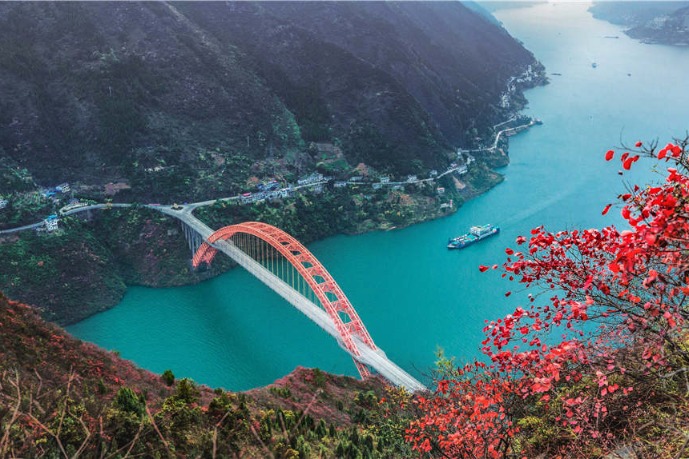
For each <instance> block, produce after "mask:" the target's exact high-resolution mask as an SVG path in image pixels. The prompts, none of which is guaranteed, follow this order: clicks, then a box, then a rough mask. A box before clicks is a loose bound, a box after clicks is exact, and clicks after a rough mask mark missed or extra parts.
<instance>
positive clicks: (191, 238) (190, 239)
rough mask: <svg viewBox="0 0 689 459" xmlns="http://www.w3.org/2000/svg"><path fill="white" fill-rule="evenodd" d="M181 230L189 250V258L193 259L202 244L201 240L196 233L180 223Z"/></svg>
mask: <svg viewBox="0 0 689 459" xmlns="http://www.w3.org/2000/svg"><path fill="white" fill-rule="evenodd" d="M182 230H184V238H185V239H186V240H187V244H188V245H189V250H191V256H192V257H193V256H194V254H195V253H196V251H197V250H198V249H199V247H200V246H201V244H202V243H203V238H202V237H201V235H200V234H199V233H197V232H196V231H195V230H194V229H193V228H191V227H190V226H189V225H187V224H185V223H184V222H182Z"/></svg>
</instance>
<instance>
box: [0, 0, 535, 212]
mask: <svg viewBox="0 0 689 459" xmlns="http://www.w3.org/2000/svg"><path fill="white" fill-rule="evenodd" d="M530 65H531V66H534V67H538V65H539V64H538V63H537V62H536V61H535V59H534V57H533V56H532V55H531V53H530V52H528V51H527V50H526V49H524V48H523V47H522V46H521V45H520V44H519V43H518V42H517V41H516V40H514V39H513V38H512V37H510V36H509V35H508V34H507V33H506V32H505V31H504V30H503V29H501V28H499V27H498V26H496V25H495V24H492V23H489V22H488V21H487V20H485V19H484V18H482V17H480V16H479V15H477V14H475V13H473V12H471V11H470V10H469V9H467V8H465V7H464V6H463V5H461V3H459V2H445V3H435V2H428V3H427V2H400V3H394V2H361V3H360V2H343V3H339V2H284V3H283V2H275V3H270V2H257V3H253V2H237V3H234V2H223V3H220V2H211V3H201V2H189V3H164V2H155V3H129V2H126V3H119V2H117V3H115V2H104V3H101V2H94V3H89V2H85V3H3V4H0V91H2V93H3V98H2V100H0V166H4V167H6V168H12V169H17V170H18V169H22V168H25V169H28V171H30V172H31V174H32V175H33V176H34V178H35V179H36V180H37V181H39V182H40V183H43V184H50V183H59V182H61V181H65V180H71V181H81V182H84V183H86V184H95V185H102V184H103V183H105V182H108V181H113V180H118V179H122V180H126V181H128V182H129V183H130V184H131V185H132V189H131V190H128V191H127V192H126V193H123V195H126V194H127V193H128V194H129V196H130V199H162V198H169V199H177V198H188V199H191V198H194V197H212V196H209V195H210V194H215V195H217V194H218V193H220V194H227V193H231V192H236V191H238V190H239V188H240V187H241V184H242V183H243V182H245V181H246V179H247V178H248V177H249V176H250V175H258V176H261V175H262V174H269V173H270V171H273V173H281V174H289V173H292V174H299V173H301V172H302V171H308V170H313V167H314V164H315V161H314V158H313V157H312V155H309V152H308V148H307V147H308V145H309V143H310V142H312V141H319V142H329V143H335V144H337V145H340V146H341V148H342V151H343V153H344V155H345V158H346V160H347V162H348V163H349V164H350V165H351V166H355V165H356V164H357V163H359V162H364V163H366V164H369V165H372V166H374V167H376V168H377V169H379V170H383V171H389V172H393V173H414V172H418V171H421V170H428V169H430V168H439V167H441V166H446V165H447V164H449V162H451V160H452V155H453V148H454V147H456V146H458V145H461V144H463V143H464V142H467V141H469V140H470V139H472V138H473V137H475V136H476V132H477V131H478V132H480V131H481V130H482V129H484V128H485V127H486V126H490V125H491V124H492V123H494V122H496V121H497V120H501V119H502V118H503V117H504V116H505V114H506V113H507V111H508V110H507V109H505V108H504V107H501V106H500V104H499V103H500V96H501V94H502V93H503V92H504V91H505V86H506V82H507V81H508V79H509V78H510V77H511V76H515V75H518V74H520V73H522V72H523V71H525V70H526V69H527V68H528V66H530ZM517 97H519V95H518V94H517ZM257 164H258V166H257ZM151 171H155V172H156V174H152V173H151Z"/></svg>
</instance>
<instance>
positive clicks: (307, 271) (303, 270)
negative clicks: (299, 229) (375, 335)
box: [192, 222, 377, 378]
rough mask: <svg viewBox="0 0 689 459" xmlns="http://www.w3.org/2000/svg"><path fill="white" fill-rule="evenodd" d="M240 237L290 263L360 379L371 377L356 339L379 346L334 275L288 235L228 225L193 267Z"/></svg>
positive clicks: (248, 225) (204, 245) (266, 227)
mask: <svg viewBox="0 0 689 459" xmlns="http://www.w3.org/2000/svg"><path fill="white" fill-rule="evenodd" d="M237 235H249V236H253V237H255V238H258V239H260V240H262V241H263V242H265V243H267V244H269V245H270V246H271V247H272V248H273V249H275V250H276V251H277V252H278V253H279V254H280V255H281V256H283V257H284V258H285V259H286V260H287V262H289V263H290V265H291V266H292V267H293V268H294V269H295V270H296V271H297V272H298V273H299V275H300V276H301V277H302V278H303V279H304V281H305V282H306V283H307V284H308V286H309V288H310V289H311V291H312V292H313V294H314V295H315V297H316V298H317V299H318V301H319V302H320V304H321V306H322V307H323V309H325V311H326V312H327V313H328V316H329V317H330V319H331V320H332V322H333V324H334V325H335V328H336V329H337V332H338V334H339V336H340V339H341V342H342V345H343V346H344V347H345V348H346V349H347V350H348V351H349V352H350V353H351V354H352V356H353V357H354V364H355V365H356V367H357V369H358V370H359V374H360V375H361V377H362V378H365V377H367V376H369V375H370V374H371V373H370V371H369V369H368V367H367V366H366V365H364V364H363V363H361V362H359V361H358V360H357V359H356V356H360V355H361V353H360V351H359V349H358V348H357V346H356V345H355V344H354V339H355V338H357V339H359V340H360V341H361V342H362V343H363V344H364V345H366V346H367V347H369V348H370V349H373V350H376V349H377V347H376V345H375V343H374V342H373V339H372V338H371V335H370V334H369V333H368V330H366V327H365V326H364V323H363V322H362V321H361V318H360V317H359V315H358V314H357V312H356V310H355V309H354V307H353V306H352V304H351V303H350V301H349V299H348V298H347V296H346V295H345V294H344V292H343V291H342V289H341V288H340V286H339V285H338V284H337V282H335V279H334V278H333V277H332V275H331V274H330V273H329V272H328V271H327V270H326V269H325V267H324V266H323V265H322V264H321V263H320V262H319V261H318V259H317V258H316V257H315V256H314V255H313V254H312V253H311V252H310V251H309V250H308V249H307V248H306V247H305V246H304V245H303V244H301V243H300V242H299V241H297V240H296V239H295V238H294V237H292V236H291V235H289V234H288V233H286V232H284V231H283V230H281V229H279V228H276V227H274V226H272V225H268V224H267V223H261V222H246V223H239V224H236V225H230V226H225V227H223V228H220V229H219V230H217V231H215V232H214V233H213V234H211V235H210V236H209V237H208V238H207V240H206V241H205V242H203V243H202V244H201V246H200V247H199V248H198V250H197V251H196V253H195V254H194V257H193V259H192V264H193V266H194V268H198V267H199V266H201V265H202V264H204V263H205V264H210V263H211V262H212V261H213V258H214V257H215V255H216V253H217V252H218V250H217V249H216V248H215V247H213V245H212V244H213V243H215V242H218V241H220V240H225V241H228V240H230V239H231V238H233V237H234V236H237Z"/></svg>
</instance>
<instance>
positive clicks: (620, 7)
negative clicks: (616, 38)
mask: <svg viewBox="0 0 689 459" xmlns="http://www.w3.org/2000/svg"><path fill="white" fill-rule="evenodd" d="M590 11H591V13H592V14H593V16H594V17H596V18H598V19H603V20H606V21H609V22H612V23H613V24H619V25H622V26H625V27H626V28H627V30H625V33H626V34H627V35H629V36H630V37H632V38H636V39H638V40H641V41H643V42H645V43H658V44H665V45H676V46H689V2H686V1H675V2H648V1H645V2H595V3H594V5H593V6H592V7H591V8H590Z"/></svg>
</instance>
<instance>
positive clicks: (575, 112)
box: [68, 3, 689, 390]
mask: <svg viewBox="0 0 689 459" xmlns="http://www.w3.org/2000/svg"><path fill="white" fill-rule="evenodd" d="M587 7H588V5H587V4H583V3H544V4H539V5H538V6H533V7H528V8H518V9H510V10H501V11H498V12H497V13H496V16H497V17H498V19H499V20H500V21H502V22H503V23H504V25H505V27H506V28H507V30H508V31H509V32H510V33H511V34H512V35H513V36H515V37H516V38H518V39H519V40H521V41H522V42H524V44H525V46H526V47H527V48H528V49H530V50H531V51H532V52H533V53H534V55H535V56H536V58H537V59H539V60H540V61H541V62H543V64H544V65H545V66H546V69H547V71H548V73H560V74H561V75H559V76H558V75H551V76H550V79H551V84H549V85H547V86H544V87H539V88H536V89H533V90H530V91H528V92H527V94H526V95H527V98H528V99H529V107H528V108H527V110H526V113H527V114H530V115H533V116H536V117H538V118H541V119H542V120H543V122H544V124H543V125H542V126H536V127H534V128H532V129H531V130H530V131H528V132H526V133H523V134H520V135H518V136H516V137H512V138H511V139H510V156H511V163H510V165H509V166H507V167H506V168H504V169H502V170H501V172H502V173H503V174H504V175H505V177H506V180H505V182H504V183H502V184H501V185H499V186H498V187H496V188H494V189H493V190H491V191H490V192H488V193H486V194H485V195H483V196H481V197H479V198H477V199H475V200H473V201H471V202H469V203H467V204H466V205H465V206H464V207H462V208H461V209H460V210H459V212H457V213H456V214H455V215H453V216H451V217H447V218H444V219H441V220H436V221H432V222H428V223H424V224H419V225H415V226H413V227H410V228H406V229H402V230H395V231H388V232H377V233H370V234H364V235H360V236H337V237H332V238H329V239H327V240H324V241H320V242H318V243H315V244H312V245H311V246H310V247H309V248H310V249H311V250H312V251H313V253H314V254H315V255H316V256H317V257H318V259H319V260H320V261H321V262H322V263H323V264H324V265H325V266H326V267H327V268H328V269H329V271H330V272H331V273H332V274H333V276H334V277H335V279H337V281H338V283H339V284H340V286H341V287H342V288H343V290H344V291H345V292H346V294H347V296H348V297H349V299H350V300H351V302H352V304H353V305H354V307H355V308H356V309H357V311H358V312H359V315H360V316H361V318H362V319H363V321H364V323H365V324H366V326H367V328H368V330H369V332H370V333H371V335H372V337H373V339H374V340H375V341H376V343H377V344H378V346H379V347H381V348H382V349H384V350H385V351H386V353H387V355H388V356H389V357H390V358H391V359H392V360H394V361H395V362H396V363H397V364H399V365H400V366H402V367H403V368H405V369H406V370H407V371H409V372H411V373H412V374H414V375H415V376H417V377H419V378H422V379H423V378H424V375H426V374H428V372H429V370H430V368H431V367H432V366H433V363H434V361H435V352H436V350H437V348H438V347H442V348H443V349H444V350H445V353H446V354H448V355H452V356H456V357H457V359H458V361H463V360H467V359H472V358H475V357H477V356H478V355H479V352H478V348H479V343H480V341H481V339H482V333H481V329H482V327H483V325H484V320H485V319H491V318H496V317H499V316H501V315H504V314H506V313H507V312H509V311H510V310H511V309H512V308H514V306H516V305H517V304H518V303H520V302H523V301H524V296H525V292H521V293H518V294H514V295H512V296H511V297H509V298H506V297H505V296H504V293H505V292H506V291H508V290H512V289H515V288H517V285H510V283H509V282H506V281H503V280H502V279H500V277H499V274H497V273H496V272H492V271H489V272H487V273H484V274H481V273H479V271H478V269H477V266H478V265H479V264H486V265H491V264H494V263H501V262H502V261H504V258H505V253H504V248H505V247H507V246H514V240H515V238H516V236H518V235H520V234H528V232H529V230H530V229H531V228H532V227H535V226H538V225H545V226H546V227H547V228H549V229H551V230H559V229H572V228H582V227H600V226H603V225H607V224H611V223H617V224H619V223H620V218H619V216H617V215H614V214H617V213H618V212H615V211H612V212H611V214H609V215H608V216H606V217H603V216H602V215H601V210H602V208H603V207H604V206H605V204H607V203H608V202H612V201H613V200H614V198H615V196H616V195H617V193H618V192H620V191H622V190H623V189H624V182H625V181H629V182H647V181H648V180H659V179H660V176H659V175H657V174H655V173H654V172H652V171H651V170H650V168H651V163H650V162H644V161H643V160H642V161H639V162H638V163H637V164H636V165H635V168H636V170H635V171H632V174H631V175H630V174H629V173H626V174H625V176H623V177H620V176H619V175H617V173H616V172H617V170H618V169H619V163H618V162H615V163H614V164H612V163H606V162H605V161H604V160H603V154H604V152H605V151H606V150H607V149H609V148H611V147H615V146H619V145H621V144H622V143H626V144H627V145H631V144H633V143H634V142H635V141H637V140H644V141H648V140H652V139H656V138H657V139H659V141H660V142H667V141H669V140H671V138H672V137H673V136H683V135H684V134H685V132H686V130H687V129H688V128H689V85H687V84H686V78H687V75H689V49H686V48H684V49H683V48H674V47H668V46H660V45H644V44H641V43H639V42H637V41H634V40H632V39H630V38H627V37H626V36H625V35H624V34H623V32H622V30H621V29H620V28H619V27H617V26H614V25H611V24H608V23H606V22H602V21H598V20H595V19H593V18H592V17H591V15H590V14H589V13H588V12H587ZM610 36H618V37H619V38H617V39H614V38H606V37H610ZM594 62H595V63H596V64H597V66H596V67H594V66H593V65H592V64H593V63H594ZM488 222H491V223H496V224H498V225H500V227H501V229H502V232H501V234H500V235H499V236H498V237H493V238H490V239H487V240H485V241H483V242H481V243H480V244H477V245H474V246H471V247H469V248H467V249H464V250H460V251H448V250H447V249H445V244H446V241H447V238H448V237H449V236H452V235H456V234H459V233H463V232H465V231H466V229H467V228H468V227H469V226H471V225H474V224H483V223H488ZM68 330H69V331H70V332H71V333H73V334H74V335H76V336H77V337H79V338H82V339H84V340H88V341H93V342H95V343H97V344H98V345H100V346H102V347H104V348H106V349H116V350H118V351H119V352H120V353H121V355H122V356H123V357H124V358H127V359H131V360H133V361H134V362H136V363H137V364H139V365H141V366H143V367H145V368H148V369H150V370H153V371H156V372H162V371H163V370H165V369H168V368H169V369H172V371H173V372H174V373H175V375H176V376H178V377H185V376H186V377H191V378H193V379H194V380H196V381H198V382H201V383H204V384H208V385H211V386H220V387H224V388H226V389H231V390H243V389H248V388H252V387H256V386H260V385H265V384H268V383H271V382H272V381H274V380H275V379H277V378H280V377H282V376H284V375H285V374H287V373H289V372H290V371H292V370H293V369H294V368H295V367H296V366H298V365H301V366H308V367H319V368H321V369H323V370H325V371H329V372H333V373H344V374H349V375H356V369H355V367H354V365H353V363H352V361H351V359H350V358H349V356H348V355H347V354H345V352H344V351H342V350H341V349H340V348H339V347H338V345H337V344H336V343H335V341H334V340H333V339H332V338H331V337H330V336H328V335H326V334H325V332H323V331H322V330H321V329H319V328H318V327H317V326H315V325H314V324H313V323H311V322H310V321H309V320H308V319H306V318H305V317H304V316H302V315H301V314H300V313H299V312H297V311H296V310H295V309H294V308H292V307H291V306H290V305H288V304H287V303H285V302H284V301H283V300H282V299H281V298H279V297H278V296H277V295H275V294H274V293H272V292H271V291H270V290H268V288H266V287H264V286H263V285H262V284H260V283H259V282H258V281H256V280H254V279H253V278H251V276H250V275H248V274H247V273H245V272H243V271H241V270H239V269H237V270H234V271H233V272H230V273H227V274H225V275H222V276H220V277H218V278H216V279H213V280H210V281H207V282H204V283H202V284H200V285H194V286H189V287H181V288H169V289H148V288H130V289H129V290H128V292H127V294H126V296H125V298H124V300H123V301H122V303H121V304H120V305H118V306H117V307H115V308H114V309H112V310H109V311H107V312H104V313H101V314H98V315H96V316H94V317H92V318H90V319H87V320H85V321H82V322H80V323H78V324H76V325H73V326H71V327H69V328H68Z"/></svg>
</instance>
